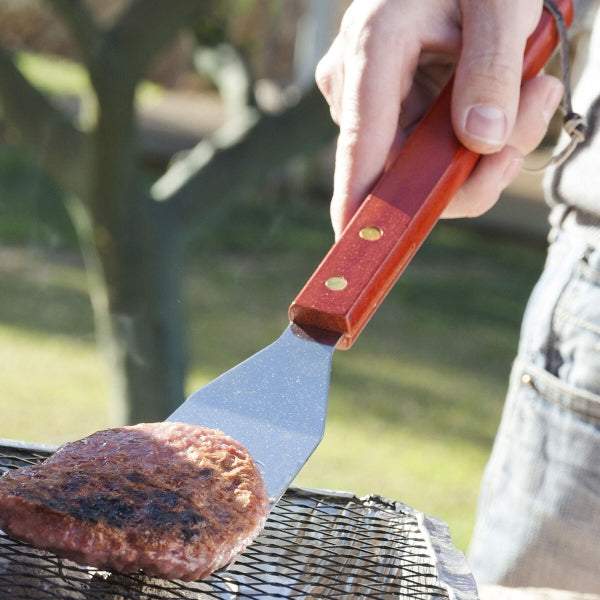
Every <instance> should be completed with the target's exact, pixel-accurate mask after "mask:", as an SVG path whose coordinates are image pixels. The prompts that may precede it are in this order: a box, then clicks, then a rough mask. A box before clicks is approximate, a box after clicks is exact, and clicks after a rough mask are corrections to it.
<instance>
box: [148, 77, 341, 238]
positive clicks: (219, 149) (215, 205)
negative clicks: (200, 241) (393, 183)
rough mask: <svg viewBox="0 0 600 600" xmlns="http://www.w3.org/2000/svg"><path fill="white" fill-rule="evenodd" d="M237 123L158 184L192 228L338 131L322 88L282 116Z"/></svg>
mask: <svg viewBox="0 0 600 600" xmlns="http://www.w3.org/2000/svg"><path fill="white" fill-rule="evenodd" d="M232 124H233V123H232V122H230V123H229V124H228V125H226V126H225V127H228V128H229V129H228V130H227V131H222V130H220V131H218V132H217V133H216V134H215V135H214V136H213V137H211V138H209V139H206V140H204V141H203V142H201V143H200V144H198V145H197V146H196V148H194V149H193V150H192V151H191V152H190V153H189V154H187V155H186V157H185V158H183V159H181V160H180V161H178V162H177V163H175V164H174V165H173V166H172V167H171V168H170V169H169V170H168V171H167V173H166V174H165V175H164V176H163V177H162V178H161V179H159V180H158V181H157V182H156V184H155V185H154V186H153V188H152V194H153V196H154V198H155V199H156V200H159V201H168V203H169V206H170V208H171V209H172V210H175V211H176V213H177V215H178V216H179V218H180V219H181V223H182V226H183V227H187V228H188V230H190V231H192V230H193V229H194V227H195V226H196V225H197V226H200V225H201V224H202V221H203V220H204V221H206V218H207V213H210V212H211V210H215V211H218V210H219V207H222V206H223V205H226V204H227V203H229V202H230V201H232V200H234V199H235V198H236V197H237V196H238V195H239V194H240V193H241V192H242V191H243V190H246V189H248V188H251V187H252V186H255V185H258V184H259V183H260V182H261V181H262V180H264V177H265V175H266V174H268V173H269V172H271V171H273V169H275V168H277V167H281V166H283V165H284V164H285V163H286V162H287V161H289V160H290V159H291V158H293V157H295V156H298V155H302V154H308V153H310V152H314V151H316V150H318V149H319V148H322V147H324V146H325V144H327V143H328V142H330V141H331V140H333V139H334V137H335V135H336V132H337V128H336V127H335V125H334V124H333V122H332V120H331V115H330V113H329V110H328V108H327V104H326V103H325V101H324V100H323V97H322V96H321V94H320V92H319V91H318V89H317V87H316V86H313V88H311V89H310V90H309V91H308V92H307V93H306V94H305V95H304V96H303V97H302V98H301V99H300V101H299V102H298V103H297V104H296V105H294V106H292V107H290V108H288V109H287V110H285V111H283V112H282V113H280V114H277V115H263V116H261V117H260V118H256V114H255V118H254V120H251V119H249V118H248V119H247V120H246V122H245V123H239V124H238V126H237V131H236V130H235V129H232ZM282 132H285V135H282ZM199 198H203V199H204V202H199V201H198V199H199ZM207 202H208V203H212V208H211V206H209V207H207V205H206V203H207Z"/></svg>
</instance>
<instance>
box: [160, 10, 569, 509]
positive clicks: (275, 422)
mask: <svg viewBox="0 0 600 600" xmlns="http://www.w3.org/2000/svg"><path fill="white" fill-rule="evenodd" d="M556 4H557V6H558V8H559V9H560V11H561V12H562V14H563V16H564V19H565V21H567V22H568V23H570V22H571V20H572V6H571V0H560V1H559V2H557V3H556ZM558 40H559V36H558V34H557V30H556V25H555V20H554V18H553V17H552V16H551V15H550V14H549V13H548V12H547V11H544V13H543V15H542V18H541V20H540V23H539V25H538V27H537V29H536V31H535V32H534V34H533V35H532V36H531V38H530V40H529V42H528V45H527V50H526V53H525V63H524V70H523V79H524V80H525V79H530V78H532V77H535V76H536V75H537V74H538V72H539V71H540V70H541V69H542V67H543V66H544V64H545V62H546V61H547V60H548V58H549V56H550V55H551V53H552V51H553V50H554V48H555V46H556V45H557V43H558ZM451 91H452V82H450V83H449V84H448V85H447V86H446V88H445V89H444V90H443V91H442V93H441V94H440V96H439V98H438V99H437V100H436V102H435V103H434V105H433V106H432V108H431V109H430V110H429V112H428V113H427V114H426V115H425V117H424V118H423V120H422V121H421V123H420V124H419V126H418V127H417V128H416V129H415V131H414V132H413V134H412V136H411V137H410V138H409V140H408V141H407V142H406V144H405V145H404V146H403V148H402V150H401V151H400V154H399V155H398V157H397V158H396V159H395V161H394V162H393V164H392V166H391V167H390V168H389V169H388V170H387V172H385V173H384V174H383V176H382V177H381V179H380V180H379V182H378V183H377V184H376V185H375V187H374V189H373V190H372V192H371V193H370V194H369V195H368V197H367V198H366V199H365V201H364V202H363V204H362V205H361V207H360V209H359V211H358V212H357V214H356V215H355V217H354V218H353V220H352V221H351V222H350V224H349V225H348V226H347V228H346V229H345V231H344V232H343V234H342V236H341V237H340V239H339V240H338V241H337V242H336V243H335V244H334V246H333V247H332V248H331V250H330V251H329V253H328V254H327V255H326V256H325V258H324V259H323V261H322V263H321V264H320V265H319V267H318V268H317V270H316V271H315V273H314V274H313V275H312V277H311V278H310V279H309V281H308V283H307V284H306V286H305V287H304V288H303V289H302V291H301V292H300V294H299V295H298V296H297V298H296V299H295V300H294V302H293V303H292V305H291V306H290V309H289V318H290V321H291V323H290V325H289V326H288V327H287V329H286V330H285V331H284V332H283V335H282V336H281V337H280V338H279V339H278V340H277V341H275V342H274V343H273V344H271V345H270V346H268V347H267V348H265V349H264V350H262V351H260V352H258V353H257V354H255V355H254V356H252V357H250V358H249V359H247V360H246V361H244V362H242V363H241V364H239V365H238V366H237V367H234V368H233V369H231V370H229V371H227V372H226V373H224V374H223V375H221V376H220V377H218V378H217V379H215V380H214V381H213V382H211V383H209V384H208V385H206V386H205V387H203V388H201V389H200V390H198V391H196V392H194V393H193V394H192V395H191V396H190V397H189V398H188V399H187V400H186V401H185V402H184V403H183V404H182V405H181V406H180V407H179V408H178V409H177V410H176V411H175V412H174V413H173V414H172V415H170V416H169V418H168V420H169V421H182V422H187V423H193V424H197V425H202V426H205V427H211V428H214V429H220V430H221V431H223V432H224V433H226V434H227V435H230V436H231V437H233V438H234V439H236V440H237V441H238V442H240V443H241V444H243V445H244V446H245V447H246V448H247V449H248V450H249V451H250V453H251V454H252V456H253V457H254V460H255V461H256V462H257V463H258V464H259V466H260V468H261V471H262V473H263V477H264V479H265V482H266V485H267V489H268V492H269V496H270V498H271V499H272V501H273V502H276V501H277V500H278V499H279V498H280V497H281V495H282V494H283V493H284V492H285V490H286V489H287V487H288V486H289V484H290V483H291V481H292V479H294V477H295V476H296V474H297V473H298V471H299V470H300V469H301V468H302V466H303V465H304V463H305V462H306V461H307V459H308V457H309V456H310V455H311V453H312V452H313V450H314V449H315V448H316V447H317V445H318V444H319V442H320V441H321V439H322V437H323V433H324V429H325V416H326V410H327V397H328V391H329V375H330V370H331V359H332V355H333V351H334V350H335V348H344V349H346V348H349V347H350V346H351V345H352V343H353V342H354V340H355V339H356V337H357V336H358V334H359V333H360V332H361V331H362V329H363V327H364V326H365V325H366V323H367V321H368V320H369V318H370V317H371V316H372V314H373V313H374V312H375V310H376V309H377V307H378V306H379V304H380V303H381V301H382V300H383V298H384V297H385V295H386V294H387V292H388V291H389V290H390V288H391V287H392V286H393V284H394V283H395V281H396V280H397V279H398V277H399V276H400V274H401V273H402V271H403V270H404V268H405V267H406V265H407V264H408V262H409V261H410V259H411V258H412V257H413V255H414V254H415V252H416V251H417V249H418V248H419V246H420V245H421V244H422V242H423V241H424V240H425V238H426V237H427V235H428V234H429V232H430V231H431V229H432V228H433V226H434V225H435V223H436V221H437V220H438V218H439V216H440V214H441V213H442V211H443V209H444V208H445V207H446V205H447V204H448V202H449V201H450V200H451V198H452V197H453V196H454V195H455V193H456V192H457V191H458V189H459V188H460V186H461V185H462V184H463V182H464V181H465V179H466V178H467V177H468V175H469V173H470V172H471V171H472V169H473V167H474V166H475V164H476V162H477V160H478V158H479V156H478V155H477V154H475V153H473V152H471V151H469V150H466V149H465V148H464V147H463V146H462V145H461V144H460V143H459V142H458V140H457V139H456V137H455V136H454V133H453V130H452V125H451V121H450V96H451Z"/></svg>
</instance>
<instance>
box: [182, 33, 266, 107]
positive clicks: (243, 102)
mask: <svg viewBox="0 0 600 600" xmlns="http://www.w3.org/2000/svg"><path fill="white" fill-rule="evenodd" d="M194 66H195V67H196V69H197V70H198V72H199V73H200V74H201V75H203V76H205V77H208V78H209V79H210V80H211V81H212V82H213V83H214V84H215V86H216V87H217V89H218V91H219V94H220V96H221V99H222V100H223V104H224V106H225V113H226V117H227V118H231V117H233V116H235V115H236V114H238V113H239V112H240V111H241V110H246V109H247V108H248V107H249V106H254V105H255V104H256V102H255V99H254V94H253V91H252V84H253V78H252V74H251V73H250V69H249V67H248V65H247V64H246V62H245V61H244V59H243V57H242V56H241V54H240V53H239V52H238V51H237V50H236V49H235V48H234V46H232V45H231V44H218V45H217V46H201V47H199V48H197V49H196V51H195V52H194Z"/></svg>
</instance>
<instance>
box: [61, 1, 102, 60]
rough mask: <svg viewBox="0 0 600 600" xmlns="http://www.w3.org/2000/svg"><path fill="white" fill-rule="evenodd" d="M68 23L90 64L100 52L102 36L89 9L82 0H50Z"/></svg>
mask: <svg viewBox="0 0 600 600" xmlns="http://www.w3.org/2000/svg"><path fill="white" fill-rule="evenodd" d="M50 2H51V3H52V5H53V6H54V8H55V9H56V10H57V11H58V12H59V13H60V14H61V15H62V17H63V19H64V20H65V21H66V22H67V23H68V25H69V27H70V29H71V31H72V32H73V34H74V36H75V39H76V40H77V42H78V43H79V47H80V49H81V52H82V54H83V57H84V59H85V62H86V63H88V64H90V63H91V62H92V61H93V58H94V56H96V55H97V54H98V52H99V49H100V46H101V44H102V37H101V34H100V31H99V30H98V27H96V24H95V23H94V19H93V18H92V15H91V14H90V12H89V10H87V8H86V7H85V5H84V3H83V2H81V0H50Z"/></svg>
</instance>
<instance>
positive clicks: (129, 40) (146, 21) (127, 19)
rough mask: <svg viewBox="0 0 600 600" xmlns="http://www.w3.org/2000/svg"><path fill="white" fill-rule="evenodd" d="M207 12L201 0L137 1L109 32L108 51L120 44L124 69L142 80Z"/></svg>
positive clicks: (106, 45) (105, 51)
mask: <svg viewBox="0 0 600 600" xmlns="http://www.w3.org/2000/svg"><path fill="white" fill-rule="evenodd" d="M60 1H65V0H60ZM203 11H204V7H203V2H201V1H199V0H177V2H175V3H172V4H170V5H167V4H166V3H165V2H164V0H136V1H135V2H133V3H132V4H131V6H130V7H129V9H128V10H127V11H126V12H125V13H124V14H123V16H122V17H121V18H120V19H119V20H118V21H117V22H116V23H115V25H114V26H113V27H112V28H111V29H110V30H109V31H108V32H107V33H106V34H105V39H104V46H103V50H104V54H106V53H107V52H111V51H112V50H111V48H112V47H113V45H114V46H115V47H117V48H118V51H117V54H118V56H119V60H120V61H122V62H123V63H124V65H123V70H125V71H127V72H128V76H129V77H132V78H134V79H139V78H140V77H142V75H143V73H144V70H145V69H146V66H147V64H148V62H149V61H151V60H153V59H154V58H155V56H156V53H157V52H158V51H159V50H160V49H161V48H162V47H163V46H164V45H165V44H166V43H167V42H168V41H169V40H171V39H172V38H173V37H174V36H175V35H176V34H177V33H178V32H179V31H180V30H181V29H182V28H184V27H185V26H186V25H189V24H192V23H193V21H194V20H195V19H197V18H199V17H200V16H202V13H203ZM106 58H108V57H107V56H104V59H105V60H106Z"/></svg>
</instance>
